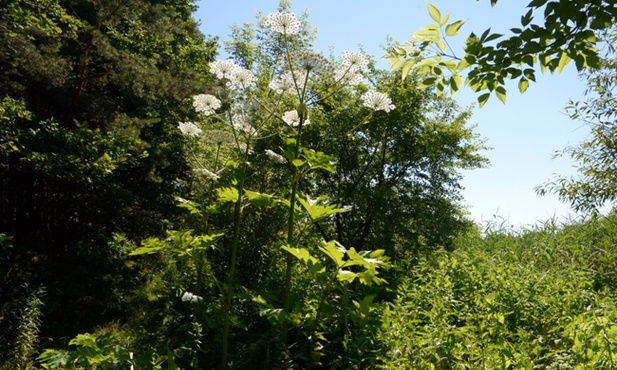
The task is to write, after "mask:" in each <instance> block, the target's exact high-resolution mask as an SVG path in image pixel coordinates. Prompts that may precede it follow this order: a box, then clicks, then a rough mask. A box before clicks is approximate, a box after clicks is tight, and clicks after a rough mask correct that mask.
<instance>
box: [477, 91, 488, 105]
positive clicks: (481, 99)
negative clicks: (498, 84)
mask: <svg viewBox="0 0 617 370" xmlns="http://www.w3.org/2000/svg"><path fill="white" fill-rule="evenodd" d="M490 97H491V93H485V94H482V95H480V96H478V105H479V106H480V108H482V107H483V106H484V104H486V102H487V101H488V99H489V98H490Z"/></svg>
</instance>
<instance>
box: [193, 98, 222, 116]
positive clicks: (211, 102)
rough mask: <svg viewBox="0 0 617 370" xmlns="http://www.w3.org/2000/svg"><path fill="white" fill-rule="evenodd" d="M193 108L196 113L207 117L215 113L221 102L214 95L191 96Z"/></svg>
mask: <svg viewBox="0 0 617 370" xmlns="http://www.w3.org/2000/svg"><path fill="white" fill-rule="evenodd" d="M193 107H195V110H196V111H197V112H201V113H203V114H205V115H206V116H209V115H211V114H214V113H216V112H215V111H216V110H217V109H219V108H220V107H221V101H220V100H218V99H217V98H216V97H215V96H214V95H210V94H199V95H195V96H193Z"/></svg>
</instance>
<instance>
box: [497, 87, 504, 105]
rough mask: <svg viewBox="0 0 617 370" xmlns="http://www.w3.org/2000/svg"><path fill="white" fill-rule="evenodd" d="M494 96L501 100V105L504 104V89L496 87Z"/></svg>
mask: <svg viewBox="0 0 617 370" xmlns="http://www.w3.org/2000/svg"><path fill="white" fill-rule="evenodd" d="M495 95H497V98H498V99H499V100H501V102H502V103H504V104H505V103H506V89H505V88H504V87H503V86H497V88H496V89H495Z"/></svg>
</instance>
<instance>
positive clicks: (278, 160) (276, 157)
mask: <svg viewBox="0 0 617 370" xmlns="http://www.w3.org/2000/svg"><path fill="white" fill-rule="evenodd" d="M264 153H266V155H267V156H268V158H270V160H271V161H272V162H275V163H280V164H285V163H287V159H285V157H283V156H282V155H280V154H278V153H275V152H273V151H272V150H270V149H266V150H265V151H264Z"/></svg>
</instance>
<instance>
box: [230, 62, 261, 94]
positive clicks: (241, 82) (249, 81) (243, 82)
mask: <svg viewBox="0 0 617 370" xmlns="http://www.w3.org/2000/svg"><path fill="white" fill-rule="evenodd" d="M229 82H231V84H232V86H235V87H237V88H241V89H246V88H248V87H252V86H255V75H253V72H251V71H249V70H248V69H246V68H244V67H240V66H237V67H236V70H235V71H233V72H232V74H231V77H230V78H229Z"/></svg>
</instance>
